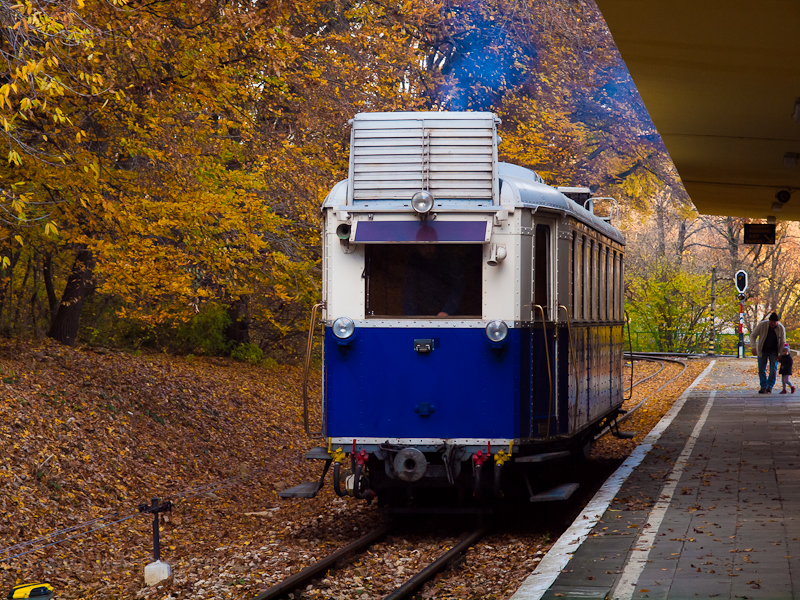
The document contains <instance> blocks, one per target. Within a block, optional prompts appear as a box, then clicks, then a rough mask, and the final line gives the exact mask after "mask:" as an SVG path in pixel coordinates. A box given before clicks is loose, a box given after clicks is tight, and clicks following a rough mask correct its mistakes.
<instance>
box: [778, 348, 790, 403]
mask: <svg viewBox="0 0 800 600" xmlns="http://www.w3.org/2000/svg"><path fill="white" fill-rule="evenodd" d="M778 362H779V363H781V370H780V371H779V373H780V376H781V383H783V390H782V391H781V394H785V393H786V386H787V385H788V386H789V389H791V390H792V393H793V394H794V386H793V385H792V383H791V382H790V381H789V376H790V375H791V374H792V356H791V355H790V354H789V344H784V345H783V352H781V355H780V356H779V357H778Z"/></svg>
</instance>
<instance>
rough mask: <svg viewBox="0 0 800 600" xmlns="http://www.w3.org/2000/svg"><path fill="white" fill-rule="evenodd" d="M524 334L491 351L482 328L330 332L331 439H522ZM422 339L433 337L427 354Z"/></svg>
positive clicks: (327, 394) (327, 362) (327, 403)
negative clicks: (341, 336) (340, 335)
mask: <svg viewBox="0 0 800 600" xmlns="http://www.w3.org/2000/svg"><path fill="white" fill-rule="evenodd" d="M525 333H529V331H527V332H526V331H525V330H520V329H513V330H511V331H510V332H509V337H508V339H507V340H506V342H505V343H504V344H503V345H502V346H499V347H492V345H490V343H489V342H488V340H487V339H486V335H485V333H484V330H483V329H482V328H480V329H478V328H465V329H437V330H435V331H433V332H432V330H431V329H423V328H419V329H416V328H408V329H406V328H397V329H394V328H382V327H376V328H363V329H360V330H359V331H358V335H357V336H354V338H355V339H353V340H352V341H351V342H350V343H348V344H344V343H342V342H341V341H340V340H337V339H336V337H334V336H333V335H332V334H331V332H330V331H327V332H326V335H325V390H324V393H325V403H324V404H325V411H326V414H325V419H326V424H327V434H328V436H329V437H333V438H353V439H356V441H358V440H363V439H365V438H368V439H386V440H392V439H399V438H414V439H421V438H429V439H440V438H447V439H450V438H472V439H479V438H504V439H515V438H518V437H519V436H520V431H521V430H522V429H523V427H522V426H521V418H522V417H523V415H524V414H529V411H522V410H521V408H520V407H521V405H522V404H527V403H528V393H527V390H528V389H529V386H528V381H529V380H530V376H529V373H527V372H524V371H526V367H527V365H528V363H529V361H528V360H524V359H523V354H529V353H530V347H529V343H530V342H529V340H530V336H529V335H525ZM525 338H527V344H526V343H524V341H523V340H524V339H525ZM421 339H432V340H433V349H432V350H431V351H430V352H427V353H419V352H416V351H415V350H414V342H415V340H421ZM523 346H526V347H523ZM523 381H525V383H524V384H523ZM359 446H360V445H359Z"/></svg>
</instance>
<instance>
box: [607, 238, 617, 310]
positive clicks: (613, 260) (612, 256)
mask: <svg viewBox="0 0 800 600" xmlns="http://www.w3.org/2000/svg"><path fill="white" fill-rule="evenodd" d="M608 264H609V265H610V266H611V275H610V276H609V277H608V283H609V288H608V318H609V319H612V320H613V319H616V318H617V253H616V252H610V253H609V256H608Z"/></svg>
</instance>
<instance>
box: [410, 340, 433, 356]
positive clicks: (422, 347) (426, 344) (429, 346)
mask: <svg viewBox="0 0 800 600" xmlns="http://www.w3.org/2000/svg"><path fill="white" fill-rule="evenodd" d="M414 351H415V352H419V353H420V354H428V353H429V352H432V351H433V340H432V339H425V340H414Z"/></svg>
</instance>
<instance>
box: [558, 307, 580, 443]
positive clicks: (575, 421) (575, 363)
mask: <svg viewBox="0 0 800 600" xmlns="http://www.w3.org/2000/svg"><path fill="white" fill-rule="evenodd" d="M558 308H559V309H563V310H564V314H565V315H567V334H568V335H569V353H570V355H572V374H573V375H574V376H575V408H574V409H573V411H572V431H576V430H577V428H578V391H579V389H578V388H579V387H580V386H579V385H578V381H579V379H578V361H577V360H576V359H575V346H573V344H572V320H571V319H570V318H569V311H568V310H567V307H566V306H564V305H563V304H559V305H558Z"/></svg>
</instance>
